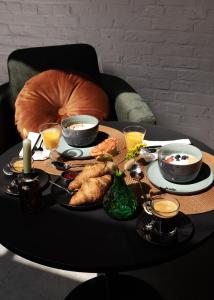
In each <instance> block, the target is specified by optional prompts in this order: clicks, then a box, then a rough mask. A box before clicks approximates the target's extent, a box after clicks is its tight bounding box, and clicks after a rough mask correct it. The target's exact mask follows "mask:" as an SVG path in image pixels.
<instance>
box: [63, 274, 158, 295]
mask: <svg viewBox="0 0 214 300" xmlns="http://www.w3.org/2000/svg"><path fill="white" fill-rule="evenodd" d="M141 296H142V297H141ZM88 298H92V299H93V300H101V299H105V300H110V299H131V300H135V299H137V300H139V299H141V298H142V299H152V300H163V299H162V298H161V296H160V295H159V294H158V292H157V291H155V290H154V289H153V288H152V287H151V286H150V285H149V284H148V283H146V282H144V281H142V280H140V279H138V278H135V277H133V276H129V275H121V274H118V273H117V272H110V273H105V275H99V276H97V277H95V278H92V279H90V280H87V281H85V282H83V283H82V284H80V285H78V286H77V287H76V288H75V289H74V290H72V291H71V292H70V293H69V295H68V296H67V297H66V298H65V300H82V299H88Z"/></svg>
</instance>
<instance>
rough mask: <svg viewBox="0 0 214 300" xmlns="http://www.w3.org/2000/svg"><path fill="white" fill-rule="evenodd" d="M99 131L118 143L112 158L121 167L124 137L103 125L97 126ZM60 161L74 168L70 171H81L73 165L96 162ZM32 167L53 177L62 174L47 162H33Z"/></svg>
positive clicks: (91, 159) (123, 153)
mask: <svg viewBox="0 0 214 300" xmlns="http://www.w3.org/2000/svg"><path fill="white" fill-rule="evenodd" d="M99 131H101V132H104V133H107V134H108V136H109V137H114V138H116V139H117V141H118V146H117V150H118V154H117V155H116V156H114V162H115V164H117V165H121V163H122V162H123V161H124V157H125V155H126V143H125V138H124V135H123V133H122V132H121V131H119V130H117V129H114V128H111V127H108V126H104V125H99ZM60 160H63V161H65V162H66V163H69V164H71V165H72V166H73V167H74V168H72V170H74V171H75V170H81V169H82V168H81V167H75V165H82V166H84V165H86V164H93V163H95V162H97V161H96V160H95V159H94V158H90V159H72V160H69V159H65V158H62V157H61V158H60ZM34 167H35V168H38V169H42V170H44V171H45V172H47V173H49V174H53V175H60V174H61V173H62V172H61V171H58V170H57V169H56V168H54V167H50V166H49V163H48V161H35V162H34Z"/></svg>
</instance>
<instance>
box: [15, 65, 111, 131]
mask: <svg viewBox="0 0 214 300" xmlns="http://www.w3.org/2000/svg"><path fill="white" fill-rule="evenodd" d="M108 112H109V101H108V97H107V95H106V93H105V92H104V91H103V90H102V89H101V88H100V87H98V86H97V85H96V84H95V83H93V82H91V81H89V80H87V79H86V78H83V77H81V76H79V75H76V74H71V73H66V72H63V71H59V70H48V71H44V72H42V73H39V74H38V75H35V76H33V77H32V78H31V79H30V80H28V81H27V82H26V83H25V85H24V87H23V89H22V90H21V91H20V93H19V95H18V97H17V99H16V102H15V123H16V125H17V129H18V131H19V133H20V135H21V136H22V137H24V135H25V134H24V132H26V131H27V132H29V131H33V132H38V131H39V126H40V125H41V124H42V123H47V122H61V120H62V119H63V118H66V117H68V116H71V115H79V114H86V115H92V116H95V117H97V118H98V119H99V120H103V119H105V118H107V116H108ZM25 130H26V131H25Z"/></svg>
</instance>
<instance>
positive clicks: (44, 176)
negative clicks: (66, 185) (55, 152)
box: [1, 169, 49, 196]
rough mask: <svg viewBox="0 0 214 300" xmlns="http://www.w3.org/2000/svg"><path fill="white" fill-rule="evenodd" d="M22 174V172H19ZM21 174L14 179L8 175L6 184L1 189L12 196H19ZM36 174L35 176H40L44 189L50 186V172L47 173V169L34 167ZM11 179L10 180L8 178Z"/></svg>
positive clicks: (33, 172)
mask: <svg viewBox="0 0 214 300" xmlns="http://www.w3.org/2000/svg"><path fill="white" fill-rule="evenodd" d="M19 174H21V173H19ZM19 174H17V176H16V177H15V178H13V179H12V180H11V179H10V178H11V177H9V176H8V177H6V182H5V184H4V185H2V186H1V189H2V191H3V192H5V193H6V194H9V195H12V196H18V195H19V191H18V180H19V176H20V175H19ZM33 174H35V175H34V176H35V177H36V176H38V178H39V182H40V186H41V189H42V191H43V190H45V189H46V188H47V187H48V182H49V174H48V173H46V172H45V171H43V170H41V169H33V171H32V175H33ZM8 179H10V180H8Z"/></svg>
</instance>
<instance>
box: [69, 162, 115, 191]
mask: <svg viewBox="0 0 214 300" xmlns="http://www.w3.org/2000/svg"><path fill="white" fill-rule="evenodd" d="M115 168H116V166H115V164H114V163H113V162H107V163H103V162H102V163H96V164H94V165H86V166H85V167H84V169H83V170H82V172H81V173H80V174H78V175H77V176H76V177H75V179H74V180H73V181H71V182H70V183H69V186H68V188H69V189H72V190H76V189H78V188H80V187H81V185H82V184H83V183H84V182H85V181H86V180H87V179H89V178H94V177H99V176H103V175H106V174H112V173H113V170H114V169H115Z"/></svg>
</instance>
